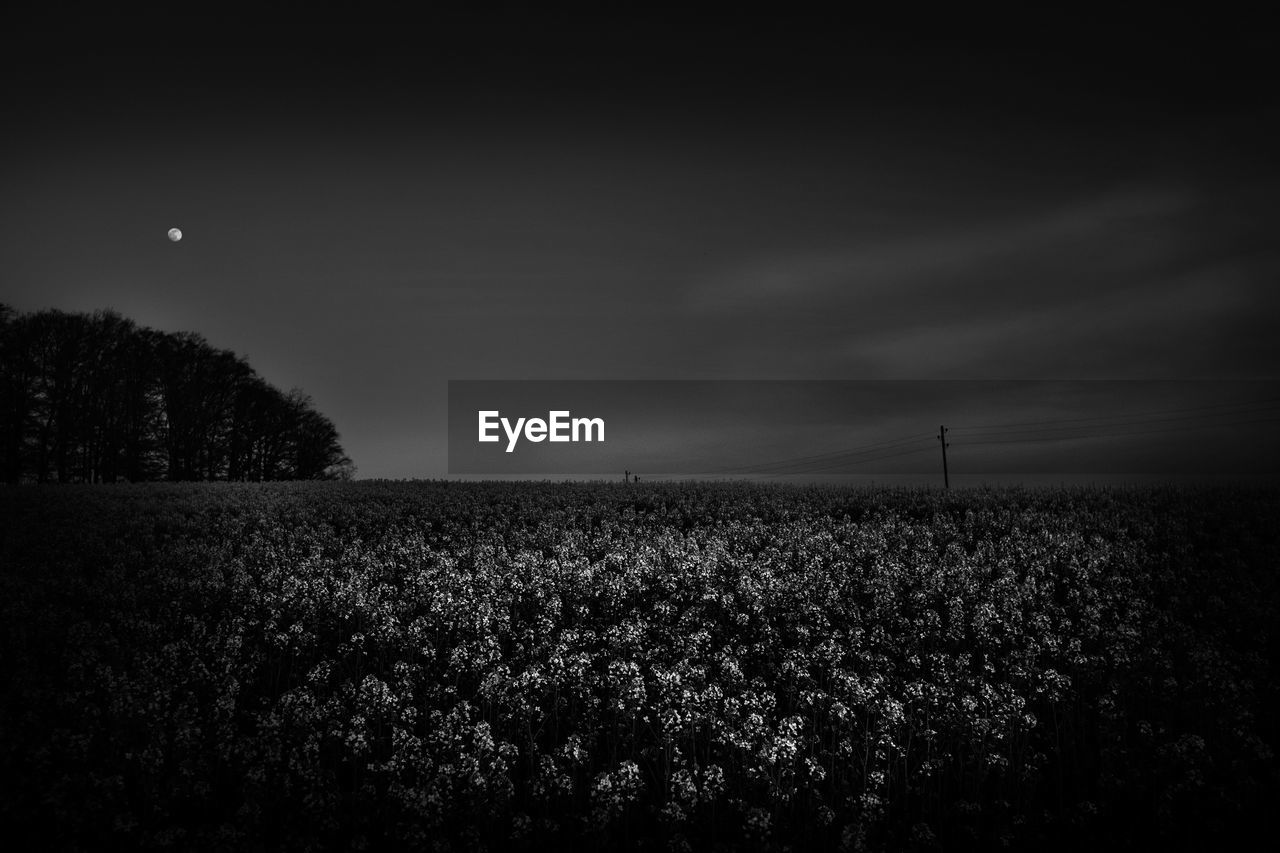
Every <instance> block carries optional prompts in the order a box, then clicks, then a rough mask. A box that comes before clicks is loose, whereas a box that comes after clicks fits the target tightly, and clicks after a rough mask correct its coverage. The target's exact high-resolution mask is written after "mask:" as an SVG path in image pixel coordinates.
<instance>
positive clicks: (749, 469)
mask: <svg viewBox="0 0 1280 853" xmlns="http://www.w3.org/2000/svg"><path fill="white" fill-rule="evenodd" d="M926 438H927V436H919V437H912V438H897V439H886V440H885V441H878V442H875V443H873V444H862V445H858V446H857V447H852V448H846V449H844V450H832V451H828V452H826V453H815V454H812V455H810V456H795V457H790V458H787V459H780V460H776V461H774V462H761V463H759V464H751V465H736V466H733V467H729V468H717V469H715V470H713V471H704V472H703V473H705V474H731V473H733V472H735V471H741V472H743V473H753V472H756V471H759V470H760V469H762V468H774V467H777V466H779V465H784V466H786V465H796V464H800V463H803V462H805V461H807V460H814V461H820V460H825V459H831V458H834V457H840V456H848V455H850V454H859V453H868V452H871V451H873V450H875V449H877V448H879V449H881V450H888V449H890V448H892V447H897V446H901V445H906V444H910V443H912V442H917V441H924V440H925V439H926Z"/></svg>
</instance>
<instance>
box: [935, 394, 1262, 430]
mask: <svg viewBox="0 0 1280 853" xmlns="http://www.w3.org/2000/svg"><path fill="white" fill-rule="evenodd" d="M1277 404H1280V398H1271V399H1267V400H1242V401H1240V402H1236V403H1214V404H1211V405H1207V406H1190V407H1184V408H1178V409H1157V410H1155V411H1150V412H1132V413H1130V414H1119V415H1092V416H1089V417H1081V418H1058V419H1056V420H1044V421H1022V422H1015V423H1003V424H971V425H969V426H959V427H953V429H956V430H961V431H967V430H986V429H1009V428H1013V427H1035V426H1041V425H1045V424H1049V425H1052V424H1066V423H1081V422H1084V421H1106V420H1115V419H1117V418H1145V417H1147V416H1149V415H1168V414H1179V413H1182V412H1200V411H1206V410H1209V409H1231V408H1238V407H1240V406H1248V407H1254V406H1261V407H1262V408H1264V409H1266V408H1271V407H1274V406H1276V405H1277ZM1247 411H1249V410H1248V409H1245V410H1243V411H1239V412H1223V413H1222V414H1226V415H1236V414H1244V413H1245V412H1247ZM1200 417H1210V415H1201V416H1200ZM1099 426H1106V424H1099Z"/></svg>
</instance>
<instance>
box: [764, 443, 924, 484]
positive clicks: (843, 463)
mask: <svg viewBox="0 0 1280 853" xmlns="http://www.w3.org/2000/svg"><path fill="white" fill-rule="evenodd" d="M929 441H930V442H932V441H933V438H932V436H931V437H930V438H929ZM932 450H933V448H932V447H916V448H913V449H911V450H902V451H899V452H897V453H886V454H883V455H880V456H873V457H870V458H867V459H852V460H845V461H841V462H835V463H832V464H830V465H820V466H818V467H816V468H808V469H806V470H803V471H779V472H777V473H774V474H761V475H760V476H761V477H763V478H766V479H768V478H773V477H786V476H790V475H795V474H812V473H813V472H815V471H825V470H828V469H831V468H839V467H843V466H846V465H861V464H863V463H865V462H879V461H880V460H882V459H893V458H895V457H898V456H910V455H912V454H913V453H924V452H925V451H932Z"/></svg>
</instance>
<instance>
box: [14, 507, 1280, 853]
mask: <svg viewBox="0 0 1280 853" xmlns="http://www.w3.org/2000/svg"><path fill="white" fill-rule="evenodd" d="M0 509H2V510H3V516H4V518H5V524H4V525H3V527H2V528H0V531H2V532H0V583H2V584H3V587H2V588H0V608H2V612H0V641H2V643H3V646H2V648H0V652H2V653H3V661H4V666H3V670H2V672H3V681H2V684H3V694H2V705H0V739H2V743H0V747H2V749H0V770H2V772H3V780H4V788H3V790H0V818H2V819H3V823H4V827H3V831H4V833H5V835H4V837H5V838H6V839H35V840H37V841H38V844H39V847H40V848H41V849H69V848H72V849H73V848H85V849H97V848H102V847H107V846H110V847H119V848H132V849H152V848H162V847H168V848H174V849H184V850H188V849H197V850H199V849H318V850H324V849H353V848H362V847H364V848H372V849H379V848H410V847H411V848H414V849H453V850H480V849H507V848H515V849H525V848H527V849H542V848H545V849H556V847H577V848H602V849H637V848H640V849H654V850H658V849H676V850H679V849H690V848H693V849H717V848H718V849H725V850H729V849H743V850H772V849H781V848H783V847H786V846H790V847H791V848H792V849H796V850H800V849H827V850H837V849H848V850H855V849H871V850H875V849H916V850H929V849H990V848H997V847H1001V846H1012V847H1015V848H1036V849H1081V848H1083V847H1085V846H1086V845H1088V846H1094V847H1103V848H1107V849H1119V848H1133V847H1138V848H1152V847H1165V846H1169V845H1171V844H1174V843H1176V844H1177V845H1179V846H1181V845H1186V844H1202V845H1204V846H1206V847H1208V848H1210V849H1222V848H1223V847H1224V846H1225V847H1229V846H1230V844H1231V843H1232V840H1233V839H1235V840H1238V839H1241V838H1243V837H1245V836H1246V833H1248V832H1250V831H1253V830H1258V829H1263V830H1268V829H1270V827H1268V826H1267V825H1266V821H1267V820H1268V818H1266V817H1265V811H1266V809H1267V807H1269V806H1271V805H1273V804H1274V802H1275V801H1276V799H1275V798H1276V792H1277V786H1276V764H1275V760H1274V756H1273V750H1274V748H1275V745H1276V742H1277V728H1276V718H1277V715H1276V710H1277V700H1278V693H1277V682H1278V678H1277V675H1278V673H1277V667H1276V661H1277V656H1278V652H1280V642H1278V630H1280V628H1278V624H1280V620H1278V619H1277V616H1278V615H1280V608H1278V607H1277V601H1278V596H1277V586H1278V579H1277V567H1278V566H1280V561H1278V560H1277V557H1280V532H1278V521H1277V520H1278V519H1280V492H1277V491H1275V490H1244V489H1222V488H1216V489H1196V490H1180V489H1171V488H1170V489H1142V490H1133V491H1125V490H1106V489H1089V490H1086V489H1069V490H1057V491H1018V490H1000V491H966V492H956V493H938V492H933V493H926V492H921V491H843V490H835V489H801V488H790V487H772V488H766V487H758V486H748V485H662V484H644V485H640V486H637V485H630V486H623V485H621V484H608V485H604V484H592V485H586V484H557V485H552V484H494V483H489V484H456V483H455V484H443V483H417V484H414V483H396V484H388V483H311V484H279V485H232V484H204V485H186V486H184V485H137V486H127V485H122V486H116V487H97V488H93V487H65V488H59V487H21V488H10V489H8V490H5V491H3V492H0ZM1264 837H1265V836H1264Z"/></svg>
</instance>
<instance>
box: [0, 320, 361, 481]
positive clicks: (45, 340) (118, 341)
mask: <svg viewBox="0 0 1280 853" xmlns="http://www.w3.org/2000/svg"><path fill="white" fill-rule="evenodd" d="M352 471H353V466H352V464H351V460H350V459H349V458H347V456H346V454H345V453H344V452H343V450H342V446H341V444H340V442H339V437H338V431H337V429H336V428H335V427H334V425H333V423H332V422H331V421H330V420H329V419H328V418H326V417H325V416H324V415H322V414H320V413H319V412H318V411H316V410H315V407H314V404H313V402H312V400H311V398H310V397H308V396H307V395H306V394H305V393H303V392H302V391H301V390H298V389H294V390H293V391H291V392H289V393H288V394H284V393H281V392H280V391H279V390H278V389H276V388H275V387H273V386H272V385H270V384H269V383H267V382H266V381H265V380H263V379H262V377H260V376H258V375H257V373H255V372H254V370H253V368H252V367H250V366H249V364H248V363H247V362H245V361H244V359H242V358H240V357H239V356H236V355H235V354H233V353H231V352H228V351H226V350H219V349H216V348H214V347H212V346H210V345H209V343H208V342H207V341H206V340H205V339H204V338H203V337H201V336H200V335H198V334H195V333H192V332H178V333H166V332H160V331H157V330H155V329H149V328H145V327H140V326H138V325H137V324H136V323H134V322H133V321H132V320H129V319H127V318H125V317H122V316H120V315H119V314H117V313H115V312H113V311H98V312H95V313H93V314H73V313H68V312H64V311H57V310H47V311H39V312H35V313H32V314H21V313H19V312H17V311H15V310H14V309H13V308H12V307H10V306H8V305H3V304H0V478H3V480H4V481H5V482H8V483H18V482H62V483H65V482H115V481H119V480H129V481H140V480H157V479H165V480H285V479H333V478H347V477H350V476H351V473H352Z"/></svg>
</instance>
